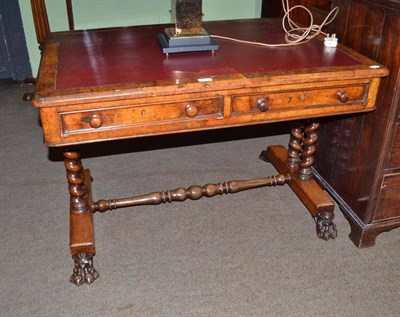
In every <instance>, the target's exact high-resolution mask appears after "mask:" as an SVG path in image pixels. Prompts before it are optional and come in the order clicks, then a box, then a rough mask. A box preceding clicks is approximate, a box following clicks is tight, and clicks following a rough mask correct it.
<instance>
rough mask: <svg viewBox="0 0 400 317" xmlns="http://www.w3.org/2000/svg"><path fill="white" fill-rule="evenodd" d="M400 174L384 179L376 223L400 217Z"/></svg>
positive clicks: (375, 218)
mask: <svg viewBox="0 0 400 317" xmlns="http://www.w3.org/2000/svg"><path fill="white" fill-rule="evenodd" d="M399 192H400V174H392V175H385V176H384V178H383V182H382V186H381V192H380V195H379V202H378V207H377V210H376V214H375V217H374V220H375V221H379V220H387V219H390V218H397V217H400V195H399Z"/></svg>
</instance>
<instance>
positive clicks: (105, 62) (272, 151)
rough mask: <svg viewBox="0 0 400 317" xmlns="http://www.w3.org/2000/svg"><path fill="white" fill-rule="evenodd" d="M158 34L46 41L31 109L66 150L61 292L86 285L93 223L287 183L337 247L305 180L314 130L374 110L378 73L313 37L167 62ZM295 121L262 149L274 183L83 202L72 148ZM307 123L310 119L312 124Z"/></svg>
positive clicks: (92, 34)
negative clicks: (127, 211) (108, 214)
mask: <svg viewBox="0 0 400 317" xmlns="http://www.w3.org/2000/svg"><path fill="white" fill-rule="evenodd" d="M164 28H165V26H160V25H158V26H142V27H129V28H113V29H100V30H91V31H74V32H60V33H53V34H51V36H50V37H49V38H48V39H47V41H46V44H45V48H44V51H43V55H42V61H41V65H40V69H39V77H38V82H37V90H36V95H35V99H34V100H33V103H34V105H35V106H36V107H38V108H39V111H40V118H41V123H42V128H43V133H44V141H45V144H46V145H47V146H49V147H64V157H65V167H66V170H67V179H68V184H69V193H70V247H71V254H72V257H73V259H74V261H75V268H74V270H73V275H72V276H71V282H73V283H75V284H76V285H81V284H83V283H88V284H90V283H91V282H93V281H94V280H95V279H96V278H97V277H98V276H99V274H98V273H97V271H96V270H95V269H94V267H93V256H94V255H95V245H94V239H93V220H92V215H93V213H95V212H96V211H99V212H104V211H106V210H110V209H116V208H121V207H129V206H138V205H149V204H152V205H154V204H161V203H166V202H172V201H183V200H186V199H193V200H194V199H199V198H201V197H212V196H215V195H218V194H219V195H221V194H227V193H236V192H239V191H242V190H247V189H251V188H256V187H261V186H273V185H284V184H288V185H289V186H290V187H291V188H292V189H293V190H294V191H295V192H296V194H297V195H298V197H299V198H300V199H301V200H302V202H303V203H304V204H305V206H306V207H307V208H308V210H309V211H310V213H311V215H312V217H314V218H315V221H316V224H317V235H318V236H319V237H320V238H322V239H324V240H328V239H329V238H335V237H336V226H335V224H334V223H333V209H334V205H333V202H332V200H331V199H330V198H329V197H328V196H327V195H326V194H325V192H324V191H323V190H322V189H321V188H320V187H319V186H318V184H317V183H316V182H315V181H314V180H313V178H312V163H313V161H314V158H313V153H314V152H315V150H316V142H317V139H318V134H317V129H318V126H319V124H318V123H317V122H316V121H314V119H315V118H318V117H325V116H332V115H339V114H350V113H361V112H367V111H371V110H373V109H374V107H375V97H376V94H377V89H378V86H379V82H380V78H381V77H383V76H386V75H387V70H386V68H384V67H382V66H380V65H377V64H376V63H375V62H373V61H372V60H369V59H367V58H365V57H363V56H361V55H359V54H357V53H355V52H354V51H351V50H350V49H347V48H345V47H338V48H336V49H334V48H333V49H332V48H325V47H324V46H323V42H322V41H321V40H319V39H315V40H312V41H310V42H308V43H306V44H304V45H301V46H296V47H286V48H265V47H258V46H254V45H244V44H238V43H234V42H229V41H226V40H219V41H218V42H219V45H220V48H219V51H218V52H215V53H214V54H212V53H211V52H197V53H180V54H176V55H170V56H169V57H168V56H165V55H164V54H162V51H161V48H160V47H159V45H158V42H157V34H158V33H159V32H162V30H163V29H164ZM205 28H206V29H207V31H208V33H209V34H218V35H223V36H231V37H236V38H240V39H245V40H253V41H262V42H268V43H282V42H283V32H282V30H281V25H280V21H278V20H263V19H258V20H245V21H241V20H237V21H225V22H210V23H205ZM300 119H301V120H303V119H304V124H301V125H299V126H296V127H294V128H293V130H292V133H291V136H290V140H289V148H288V150H286V149H285V147H284V146H280V145H278V146H271V147H268V148H267V150H266V151H263V152H262V153H261V158H263V159H264V160H266V161H268V162H270V163H272V164H273V165H274V167H275V168H276V169H277V170H278V172H279V175H277V176H271V177H266V178H260V179H251V180H240V181H228V182H224V183H219V184H207V185H204V186H197V185H193V186H190V187H188V188H177V189H174V190H167V191H163V192H154V193H150V194H145V195H141V196H136V197H129V198H122V199H110V200H98V201H94V200H92V196H91V176H90V172H89V170H87V169H83V167H82V162H81V159H80V153H79V151H78V150H77V148H76V146H77V145H78V144H83V143H91V142H101V141H106V140H118V139H124V138H135V137H143V136H152V135H163V134H170V133H179V132H186V131H201V130H207V129H218V128H226V127H236V126H245V125H255V124H263V123H269V122H279V121H292V120H300ZM310 119H311V120H310Z"/></svg>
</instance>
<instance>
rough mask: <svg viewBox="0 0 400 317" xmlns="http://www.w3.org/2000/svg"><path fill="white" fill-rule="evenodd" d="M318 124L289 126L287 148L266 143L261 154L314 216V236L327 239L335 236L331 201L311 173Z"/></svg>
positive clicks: (335, 230)
mask: <svg viewBox="0 0 400 317" xmlns="http://www.w3.org/2000/svg"><path fill="white" fill-rule="evenodd" d="M318 127H319V124H318V123H311V124H308V125H306V126H304V125H300V126H298V127H296V128H294V129H292V131H291V136H290V140H289V148H288V149H287V150H286V148H285V147H284V146H282V145H275V146H270V147H268V148H267V150H266V151H265V152H263V153H262V155H261V157H262V158H263V159H264V160H266V161H268V162H270V163H271V164H272V165H273V166H274V167H275V168H276V169H277V170H278V172H279V173H281V174H289V175H290V181H289V182H288V184H289V186H290V187H291V188H292V190H293V191H294V192H295V193H296V195H297V196H298V197H299V198H300V200H301V201H302V202H303V203H304V205H305V206H306V207H307V209H308V210H309V211H310V213H311V215H312V216H313V218H314V219H315V222H316V230H317V236H318V237H319V238H321V239H323V240H329V239H335V238H336V236H337V229H336V225H335V224H334V223H333V218H334V213H333V210H334V207H335V205H334V203H333V201H332V199H331V198H330V197H329V196H328V194H326V192H325V191H324V190H323V189H322V188H321V187H320V186H319V185H318V183H317V182H316V181H315V180H314V179H313V177H312V164H313V162H314V152H315V151H316V143H317V140H318V133H317V130H318Z"/></svg>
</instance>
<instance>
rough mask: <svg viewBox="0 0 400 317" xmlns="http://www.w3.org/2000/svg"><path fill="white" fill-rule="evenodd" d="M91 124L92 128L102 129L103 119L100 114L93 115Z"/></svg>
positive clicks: (90, 120)
mask: <svg viewBox="0 0 400 317" xmlns="http://www.w3.org/2000/svg"><path fill="white" fill-rule="evenodd" d="M89 124H90V126H91V127H92V128H95V129H97V128H100V127H101V124H102V122H101V118H100V116H99V115H98V114H93V115H92V116H91V117H90V119H89Z"/></svg>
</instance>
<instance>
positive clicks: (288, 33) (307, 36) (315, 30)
mask: <svg viewBox="0 0 400 317" xmlns="http://www.w3.org/2000/svg"><path fill="white" fill-rule="evenodd" d="M282 7H283V12H284V15H283V18H282V28H283V30H284V31H285V42H286V43H282V44H268V43H261V42H253V41H245V40H239V39H235V38H232V37H227V36H221V35H210V36H211V37H213V38H218V39H223V40H228V41H234V42H238V43H243V44H252V45H260V46H266V47H283V46H295V45H300V44H304V43H307V42H308V41H310V40H311V39H313V38H315V37H317V36H318V35H320V34H324V35H327V34H326V33H324V32H323V31H322V29H323V27H324V26H326V25H328V24H329V23H331V22H332V21H333V20H334V19H335V18H336V15H337V13H338V11H339V8H338V7H335V8H333V9H332V10H331V11H330V12H329V14H328V15H327V16H326V18H325V19H324V21H323V22H322V23H321V24H320V25H318V24H313V23H314V19H313V15H312V13H311V11H310V10H309V9H307V8H306V7H305V6H302V5H295V6H293V7H292V8H290V6H289V0H282ZM295 9H303V10H305V11H306V12H307V13H308V15H309V16H310V25H309V26H308V27H301V26H299V25H297V24H296V23H295V22H294V21H293V20H292V19H291V18H290V12H292V11H293V10H295Z"/></svg>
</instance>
